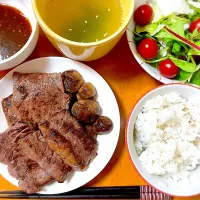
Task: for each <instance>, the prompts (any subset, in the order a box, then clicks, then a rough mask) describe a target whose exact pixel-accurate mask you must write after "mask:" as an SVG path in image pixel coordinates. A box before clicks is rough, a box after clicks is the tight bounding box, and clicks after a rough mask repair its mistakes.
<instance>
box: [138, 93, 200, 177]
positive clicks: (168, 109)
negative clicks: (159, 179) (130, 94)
mask: <svg viewBox="0 0 200 200" xmlns="http://www.w3.org/2000/svg"><path fill="white" fill-rule="evenodd" d="M134 136H135V147H136V151H137V153H138V155H139V160H140V161H141V164H142V166H143V167H144V168H145V170H146V171H147V172H148V173H150V174H154V175H164V176H166V177H168V178H169V177H174V178H175V179H179V177H178V176H177V175H181V176H182V175H185V176H188V175H189V171H190V170H193V169H195V168H196V167H197V165H198V164H200V101H198V99H195V98H194V99H189V100H186V99H184V98H182V97H181V96H180V95H179V94H177V93H175V92H171V93H168V94H166V95H164V96H156V97H154V98H152V99H150V100H149V101H147V102H146V103H145V105H144V107H143V109H142V111H141V112H140V113H139V115H138V117H137V120H136V123H135V130H134Z"/></svg>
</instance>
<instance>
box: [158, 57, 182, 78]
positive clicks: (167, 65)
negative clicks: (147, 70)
mask: <svg viewBox="0 0 200 200" xmlns="http://www.w3.org/2000/svg"><path fill="white" fill-rule="evenodd" d="M158 68H159V71H160V73H161V75H163V76H164V77H166V78H174V77H175V76H177V75H178V73H179V71H180V70H179V68H178V67H177V66H176V65H175V64H174V63H173V62H172V61H171V60H170V59H169V58H168V59H166V60H163V61H161V62H160V64H159V67H158Z"/></svg>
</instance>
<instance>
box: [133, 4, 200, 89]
mask: <svg viewBox="0 0 200 200" xmlns="http://www.w3.org/2000/svg"><path fill="white" fill-rule="evenodd" d="M183 2H184V3H183ZM177 3H180V5H175V6H174V9H173V10H172V11H169V10H167V11H166V10H164V7H165V6H166V7H168V6H167V4H168V1H161V0H153V1H152V8H153V12H154V19H153V20H152V22H151V23H149V24H147V25H145V26H140V25H138V24H136V26H135V29H134V30H133V39H134V41H135V43H136V45H137V46H139V44H140V43H141V42H142V40H144V39H145V38H151V39H153V40H155V41H156V42H157V44H158V47H159V50H158V53H157V55H155V57H154V58H153V59H148V60H146V59H144V57H143V56H142V55H141V54H140V57H141V58H142V59H143V60H144V61H145V62H147V63H150V64H151V65H152V66H153V67H157V68H158V70H160V69H161V67H159V65H160V63H161V62H162V61H163V60H168V61H169V59H170V61H172V62H173V63H174V64H175V65H176V67H178V68H179V70H176V71H177V74H175V76H176V77H175V79H177V80H179V81H182V82H187V83H192V84H196V85H199V86H200V62H199V60H200V59H199V58H200V25H199V23H198V22H199V21H200V0H188V1H187V0H178V1H176V4H177ZM164 4H166V5H164ZM168 5H169V4H168ZM183 5H184V7H183ZM175 7H177V8H179V7H180V8H181V9H180V10H178V9H177V10H176V9H175ZM191 30H192V31H191ZM140 51H141V50H140ZM138 53H139V52H138ZM162 63H163V62H162ZM166 66H167V64H166ZM161 74H162V73H161ZM166 77H167V76H166Z"/></svg>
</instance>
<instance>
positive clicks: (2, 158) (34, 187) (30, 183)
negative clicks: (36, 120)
mask: <svg viewBox="0 0 200 200" xmlns="http://www.w3.org/2000/svg"><path fill="white" fill-rule="evenodd" d="M30 133H32V130H31V128H30V127H29V126H28V125H27V124H22V123H19V124H16V125H15V126H13V127H11V128H9V129H7V130H6V131H5V132H4V133H1V134H0V162H2V163H4V164H6V165H8V171H9V173H10V174H11V175H12V176H13V177H15V178H16V179H18V180H19V187H20V188H22V189H23V190H24V191H25V192H27V193H35V192H38V191H39V190H40V187H41V186H43V185H45V184H47V183H49V182H50V181H52V180H53V179H52V177H50V176H49V175H47V174H46V173H45V171H44V170H43V169H42V168H40V167H39V165H38V164H37V163H35V162H34V161H32V160H30V159H29V158H28V157H27V156H26V155H25V154H24V153H23V152H21V151H20V149H19V148H18V141H19V140H20V139H22V138H24V137H26V136H27V135H28V134H30Z"/></svg>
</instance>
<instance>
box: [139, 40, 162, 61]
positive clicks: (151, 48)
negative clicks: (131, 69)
mask: <svg viewBox="0 0 200 200" xmlns="http://www.w3.org/2000/svg"><path fill="white" fill-rule="evenodd" d="M137 51H138V53H139V54H140V55H141V56H142V58H144V59H145V60H151V59H153V58H155V57H156V56H157V53H158V44H157V42H156V41H155V40H154V39H151V38H145V39H143V40H142V41H141V42H140V43H139V45H138V48H137Z"/></svg>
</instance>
